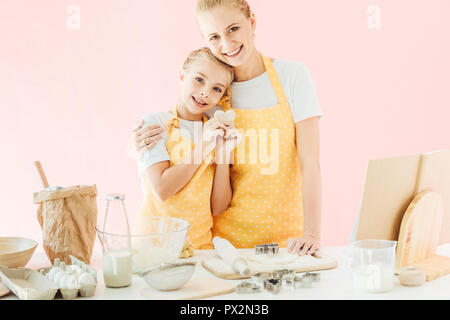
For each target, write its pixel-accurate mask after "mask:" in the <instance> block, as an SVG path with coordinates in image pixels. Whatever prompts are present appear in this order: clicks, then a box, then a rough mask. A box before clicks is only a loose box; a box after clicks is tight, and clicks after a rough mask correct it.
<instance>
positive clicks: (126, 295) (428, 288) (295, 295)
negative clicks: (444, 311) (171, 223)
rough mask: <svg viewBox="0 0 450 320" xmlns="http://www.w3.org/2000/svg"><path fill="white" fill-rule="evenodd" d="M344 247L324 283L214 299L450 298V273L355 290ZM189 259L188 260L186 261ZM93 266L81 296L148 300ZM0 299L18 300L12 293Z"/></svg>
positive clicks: (40, 262) (37, 262)
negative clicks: (92, 281)
mask: <svg viewBox="0 0 450 320" xmlns="http://www.w3.org/2000/svg"><path fill="white" fill-rule="evenodd" d="M343 249H344V247H325V248H322V249H321V250H322V251H323V252H324V253H325V254H327V255H330V256H332V257H335V258H337V259H338V263H339V265H338V267H337V268H336V269H333V270H325V271H321V272H320V273H321V279H320V282H314V283H313V288H311V289H296V290H295V291H292V292H288V291H282V292H280V293H279V294H276V295H274V294H271V293H269V292H261V293H256V294H236V293H230V294H226V295H221V296H215V297H211V298H209V299H212V300H277V299H282V300H300V299H301V300H312V299H325V300H328V299H345V300H346V299H362V300H367V299H389V300H391V299H392V300H393V299H450V275H446V276H444V277H441V278H439V279H436V280H433V281H430V282H426V283H425V284H424V285H423V286H420V287H404V286H402V285H400V284H399V282H398V279H397V278H396V279H395V283H394V288H393V289H392V290H391V291H389V292H386V293H360V292H354V291H353V288H352V282H351V278H350V275H349V273H348V271H346V270H345V267H344V257H343ZM437 253H438V254H441V255H445V256H449V257H450V244H448V245H444V246H441V247H439V248H438V251H437ZM212 255H214V250H196V251H195V255H194V257H192V258H190V259H188V260H193V261H198V262H200V261H201V260H202V259H203V258H205V257H209V256H212ZM184 261H186V259H185V260H184ZM49 263H50V262H49V260H48V258H47V257H46V255H45V254H44V253H36V254H35V255H34V256H33V258H32V259H31V261H30V262H29V263H28V265H27V268H31V269H39V268H41V267H47V266H49ZM91 266H92V267H94V268H96V269H97V274H98V284H97V288H96V291H95V295H94V296H93V297H91V298H81V297H79V298H77V299H108V300H109V299H112V300H114V299H145V297H144V296H142V294H141V291H142V289H144V288H146V287H147V284H146V283H145V281H144V280H143V279H142V278H140V277H139V276H136V275H133V280H132V281H133V283H132V285H131V286H129V287H126V288H117V289H115V288H107V287H105V286H104V283H103V274H102V261H101V253H95V254H94V255H93V257H92V261H91ZM196 277H215V276H214V275H212V274H211V273H210V272H208V271H207V270H205V269H204V268H203V267H202V266H201V263H198V264H197V266H196V270H195V272H194V275H193V278H196ZM224 281H230V282H232V283H233V284H238V283H240V282H241V281H243V280H224ZM0 299H17V297H16V296H15V295H14V294H12V293H10V294H9V295H7V296H4V297H3V298H0Z"/></svg>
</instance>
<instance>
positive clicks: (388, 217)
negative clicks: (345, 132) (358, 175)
mask: <svg viewBox="0 0 450 320" xmlns="http://www.w3.org/2000/svg"><path fill="white" fill-rule="evenodd" d="M419 165H420V155H413V156H407V157H397V158H387V159H377V160H370V161H369V165H368V167H367V173H366V181H365V185H364V193H363V198H362V203H361V209H360V212H359V221H358V229H357V232H356V240H364V239H384V240H393V241H396V240H397V238H398V232H399V229H400V224H401V221H402V218H403V214H404V213H405V210H406V208H408V205H409V204H410V202H411V200H412V199H413V198H414V190H415V186H416V178H417V172H418V170H419Z"/></svg>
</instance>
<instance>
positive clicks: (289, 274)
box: [273, 269, 295, 280]
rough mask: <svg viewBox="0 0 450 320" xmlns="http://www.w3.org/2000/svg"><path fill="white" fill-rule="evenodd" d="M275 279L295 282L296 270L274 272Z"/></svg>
mask: <svg viewBox="0 0 450 320" xmlns="http://www.w3.org/2000/svg"><path fill="white" fill-rule="evenodd" d="M273 277H274V278H275V279H281V280H293V279H294V277H295V270H288V269H282V270H277V271H274V272H273Z"/></svg>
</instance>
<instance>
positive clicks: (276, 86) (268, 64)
mask: <svg viewBox="0 0 450 320" xmlns="http://www.w3.org/2000/svg"><path fill="white" fill-rule="evenodd" d="M261 56H262V59H263V62H264V67H265V68H266V72H267V76H268V77H269V80H270V83H271V84H272V88H273V91H275V95H276V97H277V100H278V103H279V104H286V103H287V98H286V95H285V93H284V90H283V86H282V85H281V81H280V78H278V74H277V71H276V70H275V67H274V66H273V63H272V60H270V58H268V57H266V56H263V55H261Z"/></svg>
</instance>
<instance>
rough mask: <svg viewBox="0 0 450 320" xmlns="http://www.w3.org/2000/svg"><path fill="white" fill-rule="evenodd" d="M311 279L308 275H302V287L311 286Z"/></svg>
mask: <svg viewBox="0 0 450 320" xmlns="http://www.w3.org/2000/svg"><path fill="white" fill-rule="evenodd" d="M312 282H313V279H312V277H310V276H307V275H303V278H302V288H312Z"/></svg>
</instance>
